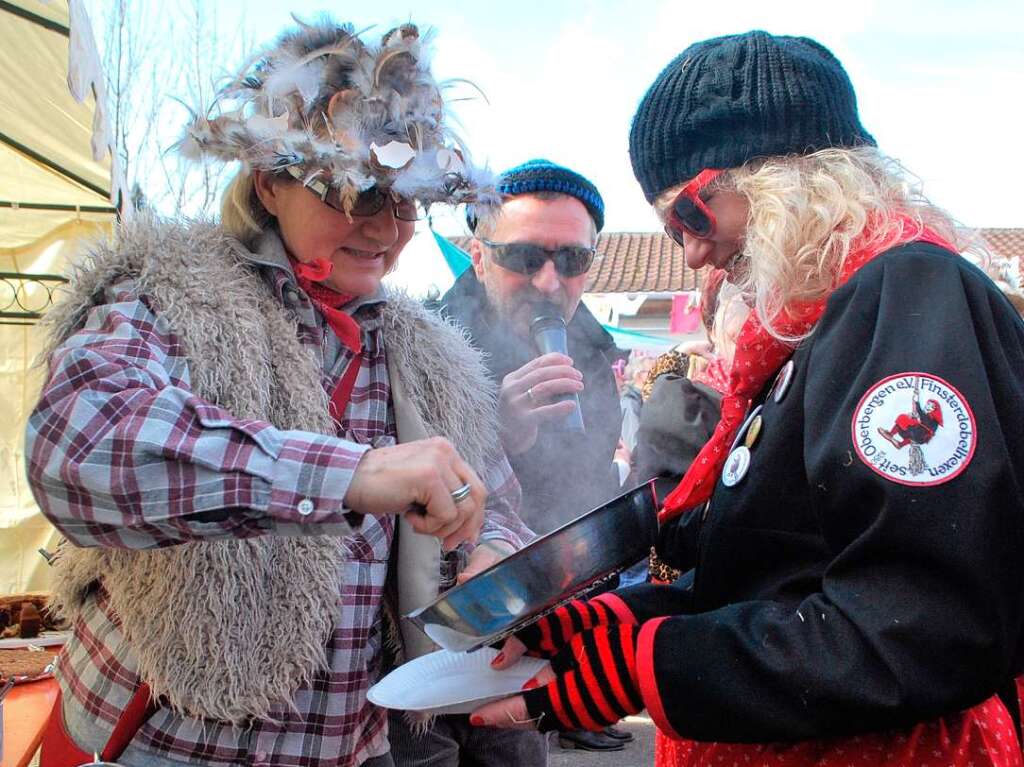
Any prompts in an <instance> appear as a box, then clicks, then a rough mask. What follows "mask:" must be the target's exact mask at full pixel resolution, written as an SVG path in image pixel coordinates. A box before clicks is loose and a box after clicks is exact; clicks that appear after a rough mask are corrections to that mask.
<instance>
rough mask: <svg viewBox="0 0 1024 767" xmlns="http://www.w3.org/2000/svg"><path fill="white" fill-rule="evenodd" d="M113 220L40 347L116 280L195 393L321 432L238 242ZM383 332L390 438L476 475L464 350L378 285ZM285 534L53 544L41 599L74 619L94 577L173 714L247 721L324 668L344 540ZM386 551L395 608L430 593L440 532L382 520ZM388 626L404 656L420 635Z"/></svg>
mask: <svg viewBox="0 0 1024 767" xmlns="http://www.w3.org/2000/svg"><path fill="white" fill-rule="evenodd" d="M118 235H119V236H118V240H117V242H116V243H110V244H99V245H96V246H94V247H93V248H92V249H91V251H90V252H89V253H88V254H87V258H86V259H84V260H83V263H82V264H81V266H80V267H78V268H77V270H76V273H75V274H74V275H73V276H72V281H71V284H70V295H69V296H68V298H67V299H66V300H65V301H63V302H62V303H61V304H60V305H58V306H57V307H55V308H54V309H53V310H52V311H51V312H50V313H49V315H48V318H47V324H48V325H49V326H50V328H49V329H50V334H51V335H50V344H51V345H50V348H49V350H48V351H49V352H51V353H52V351H53V350H55V349H56V348H57V347H58V346H59V345H60V344H61V343H63V342H64V341H65V340H66V339H67V338H68V337H69V336H70V335H71V334H73V333H74V332H75V331H76V330H77V329H78V328H80V327H81V326H82V325H83V323H84V321H85V318H86V315H87V314H88V312H89V310H90V309H91V308H92V307H93V306H95V305H96V304H97V303H98V302H100V301H102V300H103V294H104V289H105V288H106V287H108V286H109V285H111V284H112V283H114V282H116V281H117V280H118V279H120V278H123V277H130V278H132V279H133V280H134V281H135V284H136V286H137V288H138V291H139V293H140V294H143V295H146V296H149V297H151V298H152V299H153V300H154V302H155V308H156V311H157V313H158V316H159V318H160V321H161V322H165V323H167V326H168V327H169V328H170V329H171V330H172V331H173V332H174V333H175V335H176V336H177V337H178V339H179V340H180V341H181V343H182V344H183V345H184V348H185V349H186V351H187V355H188V362H189V371H190V375H191V385H192V389H193V391H194V392H195V393H196V394H197V395H198V396H200V397H202V398H204V399H206V400H208V401H210V402H212V403H215V404H217V405H220V406H222V407H224V408H226V409H227V410H229V411H230V412H232V413H233V414H234V415H236V416H238V417H242V418H253V419H259V420H263V421H267V422H269V423H272V424H273V425H275V426H276V427H278V428H280V429H303V430H307V431H313V432H320V433H324V434H335V433H336V426H335V424H334V422H333V421H332V420H331V417H330V415H329V414H328V397H327V394H326V393H325V392H324V389H323V386H322V384H321V363H320V361H319V360H318V359H317V355H316V353H315V351H313V350H310V349H309V348H307V347H304V346H303V345H302V344H300V342H299V341H298V338H297V324H296V320H295V318H293V317H292V316H290V314H289V312H288V311H287V310H286V308H285V307H284V306H283V305H282V304H281V303H280V302H279V301H278V300H277V298H276V297H275V296H274V294H273V292H272V290H271V288H270V286H269V285H268V284H267V283H266V281H265V280H264V279H263V278H262V277H261V275H260V273H259V272H258V271H257V270H256V269H255V268H254V266H253V265H252V263H251V261H250V260H249V259H248V258H247V257H246V256H247V255H248V253H247V251H246V249H245V247H244V246H243V245H242V244H241V243H239V242H238V241H237V240H235V239H234V238H232V237H230V236H229V235H227V234H226V233H225V232H224V231H223V230H222V229H220V228H219V227H217V226H215V225H212V224H202V223H194V224H188V225H182V224H174V223H168V222H159V221H155V220H152V219H143V220H141V221H139V222H137V223H133V224H131V225H130V226H125V227H122V228H121V230H120V231H119V233H118ZM383 334H384V340H385V345H386V349H387V356H388V371H389V377H390V382H391V387H392V404H393V406H394V410H395V418H396V422H397V424H398V438H399V441H402V442H408V441H411V440H413V439H418V438H422V437H426V436H429V435H441V436H444V437H446V438H448V439H449V440H451V442H452V443H453V444H454V445H455V446H456V448H457V449H458V451H459V453H460V454H461V455H462V456H463V457H464V458H465V459H466V460H467V461H468V462H469V463H470V464H471V465H472V466H473V467H474V468H475V469H476V470H477V471H478V473H481V474H482V469H483V466H484V465H485V463H486V462H487V461H488V459H489V458H491V457H492V453H493V451H494V450H495V445H497V444H498V440H497V438H496V434H497V430H496V422H495V410H494V402H495V400H494V387H493V385H492V384H491V383H489V380H488V377H487V374H486V371H485V369H484V367H483V365H482V364H481V361H480V358H479V355H478V354H477V353H476V352H474V351H472V350H471V349H470V347H469V346H468V344H467V343H466V341H465V339H464V338H463V336H462V335H461V333H460V332H459V331H458V330H456V329H455V328H454V327H453V326H451V325H448V324H446V323H444V322H443V321H441V320H440V319H438V318H437V317H436V316H435V315H434V314H432V313H430V312H428V311H426V310H425V309H423V308H422V307H421V306H420V304H419V303H418V302H416V301H414V300H412V299H410V298H408V297H406V296H403V295H389V296H388V299H387V303H386V305H385V308H384V330H383ZM467 416H469V417H467ZM296 527H297V532H298V526H296ZM302 532H303V533H304V534H302V535H296V536H289V537H285V536H281V535H268V536H264V537H258V538H248V539H240V540H218V541H201V542H194V543H185V544H182V545H178V546H172V547H168V548H165V549H156V550H144V551H135V550H123V549H81V548H75V547H72V546H69V545H65V546H63V547H62V554H61V556H60V558H59V559H58V560H57V561H56V562H55V565H54V604H55V605H56V606H57V608H58V609H59V610H60V611H62V612H63V614H64V615H65V617H67V618H68V619H70V620H71V621H74V620H75V618H76V616H77V615H78V614H79V611H80V610H81V608H82V606H83V605H84V604H85V600H86V599H87V598H88V594H89V591H90V589H91V588H92V587H93V586H94V584H96V583H98V582H102V584H103V587H104V588H105V589H106V591H107V592H108V594H109V596H110V603H111V605H112V607H113V610H114V611H115V613H116V614H117V616H118V618H119V619H120V622H121V629H122V631H123V632H124V635H125V637H126V639H127V641H128V643H129V645H130V647H131V648H132V650H133V653H134V655H135V658H134V659H121V660H122V662H125V663H126V664H129V665H130V663H131V661H132V660H134V661H135V662H136V663H137V668H138V673H139V675H140V676H141V678H142V679H143V680H144V681H145V682H147V683H148V684H149V685H150V688H151V690H152V693H153V694H154V695H155V696H160V697H161V698H162V700H163V701H164V702H165V704H166V705H168V706H169V707H171V708H172V709H173V710H175V712H177V713H180V714H182V715H187V716H199V717H209V718H213V719H217V720H221V721H229V722H237V723H241V722H244V721H245V720H247V719H249V718H252V717H256V718H260V717H263V716H265V715H266V713H267V711H268V709H269V708H270V706H271V705H272V704H273V703H275V702H277V701H281V700H289V699H291V695H292V693H293V692H294V691H295V690H296V689H297V688H298V687H299V685H301V684H303V683H307V682H309V680H310V679H311V677H312V676H313V674H314V672H315V671H316V670H318V669H321V668H324V667H325V666H326V649H325V646H326V642H327V640H328V638H329V636H330V634H331V631H332V628H333V625H334V620H335V618H336V614H335V610H336V605H337V603H338V599H339V593H340V592H339V588H340V583H339V577H340V576H339V573H340V572H341V571H342V568H341V564H342V560H343V559H344V557H345V551H346V550H345V546H344V539H343V538H340V537H333V536H324V535H316V534H315V533H316V530H315V529H304V530H303V531H302ZM396 551H397V552H399V556H398V564H397V572H398V575H397V580H398V583H397V588H396V589H395V590H396V591H397V593H398V602H399V604H398V605H397V606H395V607H396V609H398V610H399V611H400V612H401V613H403V614H404V613H405V612H407V611H409V610H412V609H413V608H415V607H419V606H422V605H423V604H425V603H426V602H428V601H430V600H431V599H432V598H433V597H435V596H436V595H437V588H438V580H439V557H440V546H439V544H438V542H437V540H436V539H434V538H430V537H427V536H421V535H417V534H415V533H414V532H413V531H412V529H411V528H410V527H408V525H407V524H405V523H404V520H400V521H399V528H398V540H397V542H396V543H395V544H394V546H393V548H392V554H393V557H394V553H395V552H396ZM296 605H297V606H301V608H302V609H298V610H297V609H295V607H294V606H296ZM413 631H414V630H413ZM403 634H405V640H406V641H405V644H406V650H407V652H409V653H410V654H413V655H415V654H419V653H421V652H423V651H425V650H429V649H431V648H430V647H429V645H425V644H424V638H423V637H421V636H419V635H415V636H413V635H411V634H410V633H406V630H405V627H403ZM243 638H244V639H243ZM410 645H417V646H413V647H410Z"/></svg>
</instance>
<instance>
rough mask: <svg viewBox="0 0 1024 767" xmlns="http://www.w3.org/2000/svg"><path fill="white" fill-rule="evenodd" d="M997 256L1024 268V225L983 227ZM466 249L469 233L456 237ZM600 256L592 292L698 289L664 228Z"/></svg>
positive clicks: (607, 245)
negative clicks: (1018, 261) (1019, 226)
mask: <svg viewBox="0 0 1024 767" xmlns="http://www.w3.org/2000/svg"><path fill="white" fill-rule="evenodd" d="M979 233H980V234H981V236H982V237H983V238H984V240H985V243H986V244H987V245H988V248H989V250H990V251H991V252H992V255H994V256H1002V257H1004V258H1013V257H1014V256H1017V257H1019V258H1020V261H1021V268H1022V270H1024V229H980V230H979ZM451 240H452V242H454V243H455V244H456V245H458V246H459V247H460V248H462V249H463V250H468V249H469V242H470V238H469V237H452V238H451ZM597 251H598V256H599V257H598V260H597V261H595V262H594V266H593V268H592V269H591V270H590V279H589V280H588V281H587V292H588V293H654V292H666V293H674V292H677V291H682V290H695V289H696V288H697V287H698V285H700V273H699V272H694V271H693V270H691V269H689V268H687V266H686V263H685V261H684V260H683V249H682V248H680V247H679V246H678V245H676V244H675V243H674V242H673V241H672V240H671V238H669V237H668V235H666V234H665V233H664V232H608V233H605V234H602V235H601V236H600V237H598V239H597Z"/></svg>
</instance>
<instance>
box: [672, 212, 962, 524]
mask: <svg viewBox="0 0 1024 767" xmlns="http://www.w3.org/2000/svg"><path fill="white" fill-rule="evenodd" d="M898 223H899V224H901V226H894V232H893V235H892V236H891V237H887V238H885V239H884V240H883V241H882V242H881V243H879V244H874V245H871V246H869V247H863V246H862V247H860V248H856V247H853V248H851V250H850V254H849V255H848V256H847V257H846V261H845V263H844V264H843V268H842V271H841V272H840V274H839V279H838V280H837V281H836V284H835V285H834V286H833V288H832V291H834V290H836V289H837V288H839V287H841V286H842V285H844V284H845V283H846V281H847V280H849V279H850V277H852V276H853V275H854V274H855V273H856V272H857V270H858V269H860V268H861V267H862V266H864V264H866V263H868V262H869V261H870V260H871V259H873V258H874V257H875V256H878V255H880V254H881V253H883V252H885V251H887V250H889V249H890V248H893V247H895V246H897V245H902V244H903V243H906V242H911V241H924V242H930V243H932V244H934V245H938V246H940V247H943V248H947V249H948V250H952V251H953V252H954V253H955V252H956V248H954V247H953V246H952V245H950V244H949V243H948V242H947V241H946V240H944V239H942V238H941V237H939V235H937V234H935V233H934V232H932V231H931V230H929V229H925V228H923V227H921V226H920V225H918V224H916V223H915V222H913V221H911V220H910V219H909V218H906V217H900V219H899V220H898ZM832 291H830V292H829V293H828V294H826V295H825V296H823V297H822V298H820V299H818V300H817V301H809V302H804V303H801V304H794V305H793V306H791V307H789V308H787V309H785V310H783V311H782V313H781V315H780V317H779V319H778V320H776V322H775V327H776V330H777V331H778V332H779V333H780V334H781V335H786V336H791V337H802V336H803V335H805V334H806V333H807V332H808V331H809V330H810V329H811V328H812V327H814V325H815V323H816V322H817V321H818V320H819V319H820V318H821V315H822V313H823V312H824V311H825V303H826V302H827V301H828V299H829V296H830V295H831V292H832ZM794 348H795V347H794V346H793V345H791V344H788V343H785V342H783V341H780V340H779V339H777V338H775V337H774V336H773V335H771V334H770V333H769V332H768V331H767V330H766V329H765V327H764V325H762V324H761V320H760V319H759V318H758V316H757V312H751V313H750V316H749V317H748V318H747V321H746V323H744V325H743V328H742V330H740V335H739V338H737V339H736V353H735V355H734V356H733V361H732V367H731V369H730V371H729V390H728V392H726V393H725V396H723V397H722V418H721V420H720V421H719V422H718V426H717V427H715V432H714V434H712V435H711V439H709V440H708V442H707V444H705V445H704V447H703V448H702V449H701V451H700V453H698V454H697V457H696V458H695V459H694V461H693V463H692V464H690V468H689V470H688V471H687V472H686V475H685V476H684V477H683V479H682V481H681V482H680V483H679V485H678V486H677V487H676V489H675V490H673V491H672V492H671V493H669V494H668V496H667V497H666V498H665V506H664V508H663V509H662V510H661V513H660V514H659V515H658V520H659V521H660V522H667V521H668V520H670V519H674V518H675V517H677V516H679V515H680V514H681V513H682V512H683V511H685V510H687V509H691V508H693V507H695V506H698V505H699V504H701V503H703V502H704V501H706V500H707V499H708V498H710V497H711V493H712V491H713V490H714V489H715V483H716V482H717V481H718V477H719V476H720V475H721V474H722V467H723V466H724V465H725V459H726V458H727V457H728V454H729V446H730V445H732V442H733V439H735V437H736V432H737V431H739V428H740V426H742V425H743V419H744V417H745V416H746V414H747V410H748V409H749V408H750V403H751V400H752V399H753V397H754V396H756V395H757V393H758V392H759V391H761V389H762V388H763V387H764V385H765V382H767V380H768V379H769V378H770V377H771V376H772V375H774V374H775V373H776V371H778V369H779V368H780V367H781V366H782V363H784V362H785V361H786V360H787V359H789V357H790V355H792V354H793V350H794Z"/></svg>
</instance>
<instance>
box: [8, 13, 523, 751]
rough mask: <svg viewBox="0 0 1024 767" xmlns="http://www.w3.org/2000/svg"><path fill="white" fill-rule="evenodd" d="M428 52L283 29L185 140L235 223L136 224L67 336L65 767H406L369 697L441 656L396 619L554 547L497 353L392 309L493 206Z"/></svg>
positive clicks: (61, 482) (60, 341)
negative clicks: (445, 246)
mask: <svg viewBox="0 0 1024 767" xmlns="http://www.w3.org/2000/svg"><path fill="white" fill-rule="evenodd" d="M427 43H428V41H427V39H426V38H425V36H423V35H421V34H420V32H419V30H418V29H417V28H416V27H415V26H412V25H411V24H410V25H405V26H402V27H399V28H397V29H394V30H392V31H390V32H388V33H387V34H386V35H384V37H383V38H382V39H381V41H380V42H379V44H370V43H367V42H364V41H363V40H362V39H361V38H360V36H359V35H357V34H355V33H354V31H353V29H352V27H351V26H345V25H339V24H337V23H334V22H332V21H331V20H329V19H326V18H325V19H321V20H319V21H317V22H316V23H313V24H300V26H299V28H298V29H295V30H291V31H289V32H287V33H285V34H284V35H283V36H282V37H281V38H280V39H279V40H278V41H277V42H276V43H275V44H274V45H272V46H270V47H269V48H267V49H266V50H264V51H263V52H262V53H261V54H260V55H259V56H258V57H257V59H256V61H255V62H254V63H253V64H252V65H251V66H246V67H245V68H244V69H243V71H242V72H240V73H239V74H238V76H237V77H235V78H234V79H233V80H232V81H231V82H230V83H229V84H228V85H227V86H226V87H225V88H224V89H223V90H222V91H221V92H220V94H219V96H218V99H217V101H216V102H215V104H213V105H212V106H210V107H209V108H208V109H205V110H204V111H202V112H201V113H199V114H196V115H195V116H194V117H193V119H192V121H191V123H190V125H189V126H188V128H187V131H186V133H185V136H184V138H183V139H182V141H181V150H182V151H183V152H184V153H185V154H186V155H187V156H189V157H193V158H196V159H200V158H212V159H214V160H219V161H224V162H229V161H238V162H239V163H240V168H239V170H238V173H237V175H236V177H235V178H234V181H233V182H232V183H231V185H230V187H229V188H228V190H227V192H226V193H225V196H224V200H223V206H222V218H221V220H220V222H219V223H204V222H189V223H181V222H174V221H159V220H156V219H153V218H142V219H141V220H138V221H135V222H133V223H132V224H131V225H127V224H126V225H124V226H122V227H121V228H120V230H119V231H118V233H117V237H116V240H115V241H114V242H111V243H104V244H98V245H96V246H95V247H94V248H93V250H92V252H91V253H90V254H89V257H88V258H87V259H85V260H84V261H83V265H82V266H81V268H80V269H79V271H78V273H77V274H76V275H75V276H74V279H73V281H72V283H71V285H70V290H69V295H68V297H67V299H66V300H65V301H64V302H63V303H62V304H61V305H60V306H59V307H57V308H55V309H54V310H53V312H52V314H51V315H50V317H49V322H50V327H49V330H50V334H51V345H50V350H49V351H50V353H49V373H50V377H49V381H48V382H47V384H46V386H45V388H44V391H43V393H42V397H41V399H40V402H39V404H38V406H37V407H36V409H35V412H34V413H33V415H32V417H31V421H30V423H29V426H28V434H27V445H28V452H29V454H30V459H29V478H30V482H31V485H32V489H33V491H34V493H35V496H36V498H37V500H38V502H39V504H40V506H41V507H42V508H43V510H44V512H45V513H46V515H47V516H48V517H49V519H50V520H51V521H53V522H54V524H55V525H56V526H57V527H58V528H59V529H60V530H61V531H62V532H63V533H64V535H65V536H66V538H67V543H66V545H64V546H63V547H62V549H61V553H60V555H59V557H58V558H57V560H56V561H55V563H54V574H55V594H54V605H53V606H54V608H55V609H57V610H59V611H61V612H62V613H63V614H65V615H66V616H67V617H68V618H69V620H70V621H71V623H72V625H73V626H74V636H73V637H72V639H71V640H70V641H69V643H68V645H67V647H66V648H65V650H64V652H63V654H62V655H61V657H60V660H59V662H58V668H57V675H58V677H59V679H60V683H61V693H62V702H61V705H59V706H57V709H56V713H55V720H54V723H53V730H54V731H55V733H56V735H55V736H54V738H53V739H52V741H51V743H53V744H62V745H61V746H60V747H59V748H63V754H62V756H60V757H56V756H54V751H53V749H51V752H50V756H51V758H50V759H48V760H47V761H48V762H49V763H50V764H62V763H66V764H80V763H82V761H85V760H86V759H87V758H88V757H87V754H92V753H93V752H97V753H101V754H102V755H103V756H104V757H105V758H106V759H108V760H113V759H118V760H119V761H120V762H122V763H123V764H125V765H146V766H147V767H154V766H155V767H171V766H172V765H182V764H205V765H225V766H226V765H234V764H239V763H245V764H254V765H270V764H273V765H296V766H298V765H303V766H308V767H313V766H319V765H323V766H326V765H360V764H365V765H373V766H374V767H384V766H385V765H390V764H392V761H391V757H390V756H389V754H388V750H389V749H388V741H387V734H386V721H387V720H386V715H385V712H384V711H382V710H380V709H378V708H376V707H375V706H373V705H371V704H370V703H369V702H368V701H367V699H366V691H367V689H368V687H369V686H370V685H371V684H372V683H373V682H374V681H375V679H376V677H377V675H378V674H379V673H380V670H381V667H382V664H383V655H384V651H385V648H388V654H389V655H390V656H394V659H395V661H399V660H401V659H402V658H403V657H410V656H414V655H418V654H421V653H423V652H425V651H428V650H430V649H432V648H431V645H430V644H429V642H428V641H427V640H426V639H425V637H422V636H418V635H412V634H403V633H402V630H403V627H400V626H399V625H398V623H397V616H398V615H400V614H403V613H405V612H408V611H410V610H412V609H414V608H416V607H419V606H422V605H423V604H425V603H427V602H429V601H431V600H432V599H433V598H434V597H436V596H437V594H438V591H439V590H440V589H443V588H446V587H447V586H449V585H451V584H453V583H454V582H455V579H456V576H457V575H459V574H460V573H459V570H460V569H461V570H462V573H461V574H462V575H463V577H465V575H467V574H471V573H472V572H475V571H478V570H480V569H482V568H484V567H486V566H488V565H489V564H491V563H492V562H494V561H495V560H496V559H497V558H498V557H500V556H501V555H502V554H505V553H509V552H511V551H513V550H515V549H516V548H519V547H521V546H522V545H524V543H525V542H526V541H528V540H529V539H530V538H531V537H532V533H531V532H530V531H529V530H528V529H527V528H525V527H524V526H523V525H522V523H521V522H520V521H519V519H518V516H517V508H518V499H519V488H518V484H517V483H516V480H515V478H514V476H513V475H512V473H511V470H510V469H509V466H508V462H507V460H506V459H505V456H504V455H503V453H502V452H501V450H500V447H498V446H499V445H500V440H499V439H498V438H497V432H496V427H495V410H494V392H493V390H492V388H491V386H490V384H489V383H488V381H487V376H486V371H485V369H484V367H483V365H482V364H481V361H480V359H479V357H478V355H477V354H476V353H475V352H473V351H472V350H471V349H470V348H469V347H468V346H467V344H466V343H465V341H464V339H463V338H462V336H461V334H460V333H459V332H458V331H457V330H455V329H454V328H453V327H451V326H449V325H446V324H444V323H443V322H442V321H441V320H439V319H437V318H436V317H435V316H434V315H433V314H431V313H428V312H427V311H426V310H425V309H423V308H422V307H421V306H420V305H419V304H418V303H417V302H415V301H413V300H411V299H409V298H407V297H404V296H402V295H398V294H394V293H391V292H388V291H387V290H385V289H383V288H382V285H381V280H382V278H383V277H384V275H385V274H386V273H387V272H388V270H389V269H390V268H391V267H392V266H393V265H394V263H395V261H396V259H397V258H398V257H399V254H400V253H401V251H402V249H403V247H404V246H405V245H406V244H407V243H408V242H409V240H410V238H411V237H412V235H413V229H414V221H415V220H416V219H417V218H418V217H420V216H421V215H422V213H423V211H424V208H425V207H426V206H428V205H430V204H432V203H441V202H444V203H457V202H461V201H467V200H472V201H474V202H475V203H476V204H478V205H479V204H484V205H486V204H488V203H489V202H491V201H492V199H493V188H492V187H491V186H490V182H489V178H488V177H487V175H486V174H485V173H482V172H480V171H478V170H476V169H474V167H473V166H472V164H471V163H470V161H469V157H468V154H467V153H466V151H465V150H464V149H463V148H462V147H461V145H460V144H459V143H458V142H457V140H456V139H455V137H454V136H453V135H452V134H451V132H450V131H449V128H448V125H447V122H446V110H445V102H444V99H443V98H442V92H441V87H440V86H439V85H438V84H437V83H436V82H435V81H434V79H433V77H432V76H431V73H430V70H429V67H428V64H427V53H428V50H427V49H428V45H427ZM477 541H479V542H481V543H482V542H486V543H487V544H488V545H487V546H482V545H480V546H477V545H475V544H476V542H477ZM399 550H400V555H399ZM61 760H63V761H61Z"/></svg>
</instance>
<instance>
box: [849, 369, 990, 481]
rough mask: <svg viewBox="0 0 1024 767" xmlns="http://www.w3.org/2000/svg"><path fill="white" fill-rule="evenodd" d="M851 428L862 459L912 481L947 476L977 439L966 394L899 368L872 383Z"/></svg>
mask: <svg viewBox="0 0 1024 767" xmlns="http://www.w3.org/2000/svg"><path fill="white" fill-rule="evenodd" d="M851 430H852V432H853V433H852V435H851V436H852V437H853V446H854V449H855V451H856V453H857V457H858V458H860V460H861V461H863V462H864V463H865V464H866V465H867V466H868V467H869V468H870V469H871V470H872V471H874V472H875V473H876V474H880V475H882V476H883V477H885V478H886V479H888V480H891V481H892V482H898V483H899V484H901V485H910V486H912V487H927V486H930V485H941V484H942V483H943V482H949V481H950V480H951V479H953V478H954V477H956V476H958V475H959V474H960V473H961V472H962V471H963V470H964V469H966V468H967V466H968V464H970V462H971V459H972V458H973V457H974V450H975V448H976V447H977V445H978V425H977V422H976V421H975V418H974V411H973V410H971V406H970V404H969V403H968V402H967V399H966V398H965V397H964V395H963V394H961V393H960V391H959V390H957V389H956V387H954V386H953V385H952V384H951V383H949V382H948V381H946V380H944V379H942V378H939V377H938V376H936V375H932V374H930V373H919V372H909V373H898V374H897V375H892V376H888V377H886V378H883V379H882V380H881V381H878V382H877V383H875V384H872V385H871V386H870V387H868V389H867V391H866V392H865V393H864V396H863V397H861V400H860V402H858V403H857V407H856V409H855V410H854V411H853V421H852V423H851Z"/></svg>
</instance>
